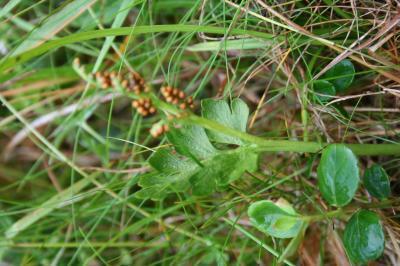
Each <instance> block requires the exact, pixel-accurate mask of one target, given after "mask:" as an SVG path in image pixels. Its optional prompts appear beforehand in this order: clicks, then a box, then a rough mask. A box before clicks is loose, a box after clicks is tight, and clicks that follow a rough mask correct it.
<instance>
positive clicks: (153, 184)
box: [136, 100, 258, 200]
mask: <svg viewBox="0 0 400 266" xmlns="http://www.w3.org/2000/svg"><path fill="white" fill-rule="evenodd" d="M204 106H208V107H204ZM204 106H203V108H206V109H207V110H209V111H210V110H213V111H212V112H215V113H213V114H212V115H210V116H209V119H213V120H214V121H216V122H219V123H223V124H224V125H225V126H229V127H232V128H234V129H237V130H240V131H245V130H246V123H247V118H248V108H247V106H246V105H245V103H244V102H242V101H240V100H234V101H233V102H232V109H229V105H228V104H227V103H226V102H225V101H214V100H213V101H212V102H209V103H206V104H205V105H204ZM216 106H219V107H218V108H216ZM221 106H225V107H226V108H227V109H225V111H226V112H225V111H221V112H218V110H217V109H219V108H220V107H221ZM225 107H224V108H225ZM206 114H210V113H209V112H208V111H205V110H203V115H206ZM242 120H244V121H242ZM211 136H214V137H215V136H217V138H215V139H213V140H220V142H222V143H235V144H242V146H240V147H238V148H235V149H230V150H219V149H216V148H215V147H214V146H213V144H211V142H210V140H209V138H210V139H212V138H211ZM220 136H223V137H222V138H219V137H220ZM167 137H168V140H169V141H170V142H171V144H173V145H174V147H175V151H174V152H175V154H174V153H173V151H171V150H169V149H160V150H157V151H156V152H155V153H154V154H153V155H152V156H151V157H150V159H149V163H150V165H151V166H152V167H153V168H154V169H155V170H156V171H155V172H153V173H150V174H146V175H143V176H142V177H141V178H140V180H139V185H140V186H141V187H142V189H141V190H140V191H138V192H137V193H136V196H137V197H139V198H152V199H155V200H157V199H161V198H164V197H165V196H166V195H167V194H168V193H173V192H182V191H185V190H189V188H191V189H192V192H193V194H195V195H208V194H210V193H213V192H214V191H216V190H220V189H223V188H224V187H226V186H227V185H229V183H230V182H233V181H234V180H236V179H238V178H239V177H241V176H242V175H243V173H244V172H246V171H249V172H254V171H256V170H257V167H258V154H257V152H256V151H255V148H254V147H253V146H251V145H244V144H243V143H241V141H240V140H239V139H234V138H233V139H230V140H231V141H228V137H229V136H225V135H218V134H217V135H215V134H213V133H211V131H207V133H206V131H205V130H204V128H202V127H200V126H194V125H183V126H179V127H174V128H171V130H170V132H168V134H167Z"/></svg>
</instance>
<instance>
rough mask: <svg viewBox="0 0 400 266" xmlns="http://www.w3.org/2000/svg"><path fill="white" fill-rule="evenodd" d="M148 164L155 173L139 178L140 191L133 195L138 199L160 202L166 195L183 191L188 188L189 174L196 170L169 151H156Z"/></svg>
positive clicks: (192, 164)
mask: <svg viewBox="0 0 400 266" xmlns="http://www.w3.org/2000/svg"><path fill="white" fill-rule="evenodd" d="M149 163H150V165H151V166H152V167H153V168H154V169H156V170H157V171H156V172H153V173H149V174H146V175H143V176H141V178H140V180H139V185H140V186H141V187H142V189H141V190H140V191H138V192H136V193H135V196H136V197H138V198H142V199H146V198H151V199H153V200H160V199H162V198H164V197H165V196H167V194H168V193H172V192H182V191H185V190H187V189H189V187H190V183H189V177H188V175H189V173H193V172H194V171H196V170H197V164H195V163H193V162H192V161H189V160H187V159H184V158H181V157H179V156H178V155H177V154H173V151H172V150H169V149H159V150H157V151H156V152H155V153H154V154H153V155H152V156H151V157H150V158H149Z"/></svg>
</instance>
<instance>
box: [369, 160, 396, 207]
mask: <svg viewBox="0 0 400 266" xmlns="http://www.w3.org/2000/svg"><path fill="white" fill-rule="evenodd" d="M363 179H364V185H365V187H366V188H367V190H368V192H369V194H371V195H372V196H374V197H375V198H378V199H380V200H382V199H385V198H387V197H389V196H390V182H389V177H388V175H387V173H386V171H385V169H383V168H382V166H380V165H378V164H375V165H373V166H371V167H370V168H368V169H367V170H365V173H364V178H363Z"/></svg>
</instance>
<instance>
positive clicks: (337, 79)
mask: <svg viewBox="0 0 400 266" xmlns="http://www.w3.org/2000/svg"><path fill="white" fill-rule="evenodd" d="M354 74H355V70H354V66H353V63H352V62H351V61H350V60H348V59H345V60H342V61H340V62H339V63H337V64H336V65H334V66H333V67H332V68H330V69H329V70H328V71H327V72H326V73H325V75H324V76H323V77H324V79H326V80H327V81H329V82H331V83H332V84H333V86H335V89H336V91H337V92H344V91H345V90H346V89H347V88H348V87H349V86H350V84H351V83H352V82H353V79H354Z"/></svg>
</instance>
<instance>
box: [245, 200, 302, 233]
mask: <svg viewBox="0 0 400 266" xmlns="http://www.w3.org/2000/svg"><path fill="white" fill-rule="evenodd" d="M248 215H249V217H250V221H251V223H252V224H253V226H255V227H256V228H257V229H258V230H260V231H262V232H264V233H266V234H268V235H271V236H273V237H277V238H292V237H295V236H297V234H298V233H299V231H300V229H301V226H302V223H303V222H302V220H301V217H300V216H299V215H297V214H296V212H295V211H294V210H293V208H292V207H291V206H290V204H289V203H287V202H286V201H282V200H280V201H278V202H277V203H273V202H272V201H269V200H262V201H257V202H255V203H253V204H251V205H250V207H249V209H248Z"/></svg>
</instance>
